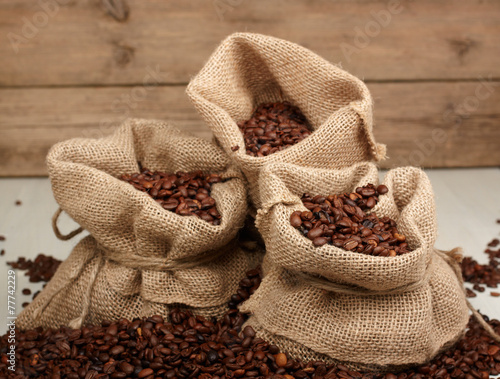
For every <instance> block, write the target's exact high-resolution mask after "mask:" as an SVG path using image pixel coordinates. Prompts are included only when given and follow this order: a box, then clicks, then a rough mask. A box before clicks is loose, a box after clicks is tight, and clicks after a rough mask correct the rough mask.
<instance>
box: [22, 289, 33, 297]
mask: <svg viewBox="0 0 500 379" xmlns="http://www.w3.org/2000/svg"><path fill="white" fill-rule="evenodd" d="M23 295H31V290H30V289H29V288H25V289H23Z"/></svg>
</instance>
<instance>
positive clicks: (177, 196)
mask: <svg viewBox="0 0 500 379" xmlns="http://www.w3.org/2000/svg"><path fill="white" fill-rule="evenodd" d="M120 179H121V180H123V181H126V182H128V183H130V184H132V185H133V186H134V188H136V189H137V190H139V191H142V192H146V193H147V194H148V195H150V196H151V197H152V198H153V199H155V200H156V202H157V203H158V204H159V205H160V206H161V207H163V209H165V210H167V211H172V212H175V213H177V214H178V215H181V216H192V215H194V216H197V217H199V218H201V219H202V220H204V221H206V222H209V223H211V224H213V225H220V222H221V216H220V214H219V212H218V211H217V208H216V204H215V199H214V198H212V197H210V189H211V186H212V184H214V183H220V182H222V181H223V180H222V178H221V177H220V176H219V175H217V174H209V175H204V174H203V173H202V172H201V171H194V172H177V173H175V174H167V173H164V172H158V171H155V172H151V171H149V170H147V169H144V170H142V171H141V172H140V173H135V174H123V175H121V176H120Z"/></svg>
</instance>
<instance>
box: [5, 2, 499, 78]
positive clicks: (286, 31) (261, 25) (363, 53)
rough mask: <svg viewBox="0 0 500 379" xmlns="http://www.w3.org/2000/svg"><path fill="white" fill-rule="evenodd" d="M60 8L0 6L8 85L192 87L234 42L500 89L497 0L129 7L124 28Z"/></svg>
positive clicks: (353, 68)
mask: <svg viewBox="0 0 500 379" xmlns="http://www.w3.org/2000/svg"><path fill="white" fill-rule="evenodd" d="M57 1H59V2H60V3H61V4H65V5H60V6H58V7H57V8H53V9H52V11H49V13H47V12H46V11H44V10H43V8H42V7H41V5H40V4H42V3H43V4H47V3H50V4H52V5H54V4H57V3H56V0H41V1H40V2H39V1H36V2H35V1H32V0H16V1H6V0H3V1H0V35H1V36H2V38H1V39H0V56H1V57H2V58H1V59H2V64H1V65H0V85H3V86H79V85H123V84H138V83H142V81H143V80H144V78H145V76H146V75H147V72H146V70H147V67H153V68H154V67H156V66H159V68H160V71H161V73H162V75H161V79H160V82H161V83H178V84H179V83H182V84H185V83H187V82H188V81H189V79H190V77H192V76H193V75H194V74H196V73H197V72H198V71H199V69H200V68H201V67H202V66H203V63H204V62H205V61H206V60H207V59H208V57H209V56H210V54H211V52H212V51H213V50H214V48H215V47H216V46H217V44H218V43H219V42H220V41H221V40H222V39H223V38H224V37H226V36H227V35H229V34H230V33H233V32H236V31H249V32H258V33H264V34H269V35H274V36H276V37H280V38H284V39H288V40H291V41H294V42H297V43H299V44H301V45H303V46H305V47H308V48H310V49H312V50H314V51H316V52H317V53H319V54H320V55H321V56H323V57H325V58H326V59H328V60H329V61H331V62H335V63H337V62H340V63H342V65H343V67H344V68H346V69H347V70H349V71H350V72H352V73H353V74H355V75H357V76H359V77H360V78H363V79H365V80H369V81H381V80H382V81H387V80H420V79H432V80H442V79H446V80H455V79H473V80H475V79H476V78H477V77H478V76H479V75H482V76H487V75H491V76H493V77H494V78H500V64H499V63H500V44H499V43H498V35H500V2H499V1H497V0H469V1H462V0H419V1H409V0H401V2H400V4H399V7H396V8H394V9H395V12H396V13H394V12H393V13H390V11H389V9H393V8H391V6H390V5H389V4H391V1H390V0H358V1H356V2H353V1H347V0H335V1H334V0H298V1H293V2H287V1H285V0H276V1H249V0H191V1H182V2H180V1H173V0H171V1H165V0H148V1H144V0H126V2H127V4H128V7H129V15H128V18H126V19H125V20H123V19H122V18H120V17H118V18H115V17H112V16H111V15H110V14H109V12H107V11H106V10H105V9H104V8H103V6H102V5H101V1H99V0H81V1H79V0H57ZM392 2H394V0H392ZM231 4H232V5H231ZM382 14H383V15H385V16H386V17H385V18H380V17H382V16H381V15H382ZM376 15H379V16H376ZM387 15H389V18H387ZM377 17H378V20H379V21H377ZM30 23H31V24H32V26H31V27H30ZM37 25H38V26H37ZM361 34H364V35H365V37H364V38H363V37H360V35H361ZM13 39H16V41H17V42H16V43H14V44H12V43H11V42H10V41H11V40H13ZM13 45H16V46H17V48H18V52H17V53H15V51H14V50H15V48H14V47H13Z"/></svg>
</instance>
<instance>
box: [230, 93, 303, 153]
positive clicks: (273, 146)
mask: <svg viewBox="0 0 500 379" xmlns="http://www.w3.org/2000/svg"><path fill="white" fill-rule="evenodd" d="M238 127H239V128H240V131H241V133H242V134H243V139H244V141H245V147H246V153H247V154H248V155H251V156H253V157H265V156H267V155H270V154H274V153H275V152H277V151H281V150H284V149H286V148H288V147H290V146H292V145H295V144H296V143H298V142H300V141H302V140H303V139H304V138H306V137H308V136H309V135H310V134H311V127H310V125H309V123H308V121H307V119H306V117H305V116H304V115H303V114H302V112H301V111H300V109H299V108H297V107H296V106H293V105H291V104H290V103H288V102H286V101H285V102H282V103H281V102H278V103H265V104H261V105H259V106H258V107H257V109H256V110H255V111H254V113H253V115H252V117H251V118H250V119H249V120H247V121H241V122H238ZM238 148H239V146H233V147H232V148H231V150H232V151H236V150H238Z"/></svg>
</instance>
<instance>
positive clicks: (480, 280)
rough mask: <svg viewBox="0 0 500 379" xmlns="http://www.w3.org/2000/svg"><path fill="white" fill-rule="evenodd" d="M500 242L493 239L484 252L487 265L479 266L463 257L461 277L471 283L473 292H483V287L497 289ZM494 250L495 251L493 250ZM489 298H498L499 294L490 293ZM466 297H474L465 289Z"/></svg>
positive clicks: (499, 273) (499, 271)
mask: <svg viewBox="0 0 500 379" xmlns="http://www.w3.org/2000/svg"><path fill="white" fill-rule="evenodd" d="M499 245H500V240H498V239H497V238H495V239H493V240H492V241H491V242H490V243H489V244H488V248H487V249H486V250H485V251H484V252H485V253H486V254H487V255H488V259H489V262H488V264H484V265H483V264H479V263H478V262H477V261H476V260H474V259H473V258H472V257H464V259H463V260H462V277H463V279H464V281H466V282H468V283H472V284H473V285H474V286H473V287H472V288H473V290H475V291H476V292H484V291H485V287H484V286H486V287H489V288H498V285H499V284H500V267H499V266H500V246H499ZM495 248H496V249H495ZM490 295H491V296H494V297H499V296H500V292H497V291H493V292H490ZM467 296H468V297H475V296H476V294H475V292H474V291H472V290H470V289H467Z"/></svg>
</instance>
